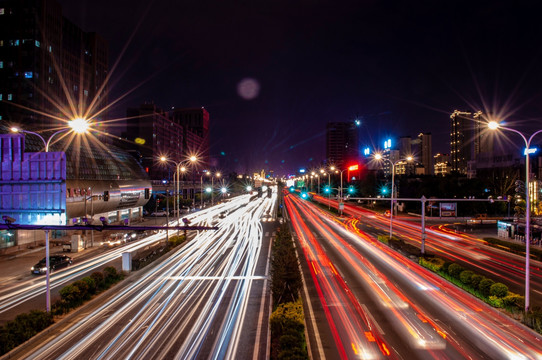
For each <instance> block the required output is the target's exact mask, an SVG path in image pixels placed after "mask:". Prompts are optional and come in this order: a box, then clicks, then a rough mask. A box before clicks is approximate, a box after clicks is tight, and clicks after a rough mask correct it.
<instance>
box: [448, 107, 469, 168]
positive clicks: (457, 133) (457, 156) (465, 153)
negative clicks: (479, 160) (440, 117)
mask: <svg viewBox="0 0 542 360" xmlns="http://www.w3.org/2000/svg"><path fill="white" fill-rule="evenodd" d="M450 118H451V119H452V122H451V132H450V148H451V149H450V162H451V164H452V171H457V172H459V173H460V174H465V175H466V174H467V162H468V161H470V160H471V159H472V146H471V145H472V129H473V125H474V123H473V118H472V113H470V112H462V111H458V110H455V111H454V112H453V113H452V115H450Z"/></svg>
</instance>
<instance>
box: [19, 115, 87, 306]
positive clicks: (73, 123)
mask: <svg viewBox="0 0 542 360" xmlns="http://www.w3.org/2000/svg"><path fill="white" fill-rule="evenodd" d="M68 126H69V127H67V128H64V129H60V130H58V131H57V132H55V133H53V134H51V136H49V138H48V139H47V141H46V140H45V138H44V137H43V136H41V135H40V134H38V133H37V132H34V131H29V130H23V129H20V128H17V127H12V128H11V131H12V132H14V133H23V134H32V135H36V136H37V137H39V138H40V139H41V141H43V149H44V151H45V152H49V145H51V140H52V139H53V137H54V136H55V135H58V134H60V133H63V132H68V131H71V132H74V133H75V134H77V135H82V134H85V133H87V132H88V129H89V127H90V123H89V121H88V120H86V119H82V118H77V119H73V120H70V121H68ZM85 196H86V195H85ZM85 215H86V214H85ZM44 231H45V267H46V269H45V288H46V290H45V306H46V310H47V312H50V311H51V286H50V278H51V274H50V270H49V267H50V266H51V264H50V260H49V255H50V254H49V230H44Z"/></svg>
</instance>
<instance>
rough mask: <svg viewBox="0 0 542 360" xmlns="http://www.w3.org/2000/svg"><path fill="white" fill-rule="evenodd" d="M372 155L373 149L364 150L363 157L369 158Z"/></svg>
mask: <svg viewBox="0 0 542 360" xmlns="http://www.w3.org/2000/svg"><path fill="white" fill-rule="evenodd" d="M370 154H371V149H369V148H368V147H367V148H365V149H363V155H365V156H369V155H370Z"/></svg>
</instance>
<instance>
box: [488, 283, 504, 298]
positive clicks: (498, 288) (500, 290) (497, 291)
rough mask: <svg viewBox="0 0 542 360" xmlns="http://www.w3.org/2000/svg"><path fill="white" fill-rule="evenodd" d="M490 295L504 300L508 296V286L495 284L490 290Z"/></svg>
mask: <svg viewBox="0 0 542 360" xmlns="http://www.w3.org/2000/svg"><path fill="white" fill-rule="evenodd" d="M489 295H492V296H496V297H498V298H503V297H505V296H506V295H508V286H506V285H504V284H503V283H495V284H493V285H491V287H490V288H489Z"/></svg>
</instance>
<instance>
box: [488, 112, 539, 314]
mask: <svg viewBox="0 0 542 360" xmlns="http://www.w3.org/2000/svg"><path fill="white" fill-rule="evenodd" d="M487 126H488V128H489V129H490V130H497V129H502V130H506V131H511V132H514V133H516V134H518V135H519V136H521V138H522V139H523V141H524V142H525V312H526V313H527V312H528V311H529V300H530V299H529V297H530V296H529V293H530V281H529V278H530V257H531V255H530V245H531V239H530V234H531V204H530V200H531V199H530V194H529V180H530V172H531V169H530V164H529V153H530V152H529V150H530V146H531V141H532V140H533V138H534V137H535V136H536V135H537V134H539V133H542V130H538V131H536V132H535V133H533V134H532V135H531V136H530V137H529V139H527V137H526V136H525V135H523V133H521V132H519V131H517V130H516V129H512V128H508V127H505V126H501V125H500V124H499V123H498V122H496V121H490V122H489V123H488V124H487Z"/></svg>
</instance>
